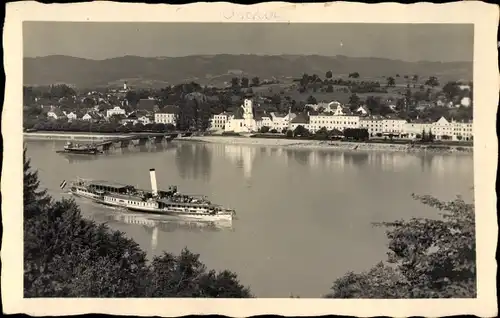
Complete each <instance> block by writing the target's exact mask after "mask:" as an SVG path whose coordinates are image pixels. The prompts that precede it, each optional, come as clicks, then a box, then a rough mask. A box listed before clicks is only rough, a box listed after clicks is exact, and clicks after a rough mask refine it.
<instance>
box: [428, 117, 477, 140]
mask: <svg viewBox="0 0 500 318" xmlns="http://www.w3.org/2000/svg"><path fill="white" fill-rule="evenodd" d="M472 128H473V127H472V122H467V123H466V122H456V121H454V120H451V121H448V120H447V119H446V118H444V117H441V118H440V119H439V120H438V121H436V122H435V123H433V124H432V127H431V129H432V134H433V135H434V136H436V139H437V140H446V139H451V140H462V141H470V140H472V139H473V129H472Z"/></svg>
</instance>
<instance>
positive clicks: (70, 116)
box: [64, 112, 78, 121]
mask: <svg viewBox="0 0 500 318" xmlns="http://www.w3.org/2000/svg"><path fill="white" fill-rule="evenodd" d="M64 114H65V115H66V118H68V120H70V121H71V120H75V119H78V114H77V113H76V112H69V113H66V112H64Z"/></svg>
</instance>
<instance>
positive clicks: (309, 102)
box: [307, 95, 318, 105]
mask: <svg viewBox="0 0 500 318" xmlns="http://www.w3.org/2000/svg"><path fill="white" fill-rule="evenodd" d="M307 103H308V104H313V105H316V104H317V103H318V101H317V100H316V98H314V96H312V95H310V96H309V97H308V98H307Z"/></svg>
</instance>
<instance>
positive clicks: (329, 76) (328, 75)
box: [325, 71, 333, 78]
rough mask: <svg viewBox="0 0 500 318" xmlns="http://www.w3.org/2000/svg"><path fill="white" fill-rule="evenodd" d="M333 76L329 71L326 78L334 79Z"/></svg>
mask: <svg viewBox="0 0 500 318" xmlns="http://www.w3.org/2000/svg"><path fill="white" fill-rule="evenodd" d="M332 76H333V74H332V71H327V72H326V74H325V77H326V78H332Z"/></svg>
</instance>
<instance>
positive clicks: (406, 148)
mask: <svg viewBox="0 0 500 318" xmlns="http://www.w3.org/2000/svg"><path fill="white" fill-rule="evenodd" d="M174 141H175V142H189V141H191V142H206V143H218V144H230V145H253V146H266V147H282V148H289V149H332V150H345V151H394V152H408V153H414V152H429V153H457V154H458V153H461V154H462V153H463V154H472V153H473V147H470V146H433V145H430V146H429V145H415V146H413V147H412V146H410V145H401V144H383V143H356V142H339V141H321V140H290V139H272V138H249V137H226V136H224V137H221V136H203V137H182V138H178V139H174Z"/></svg>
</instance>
